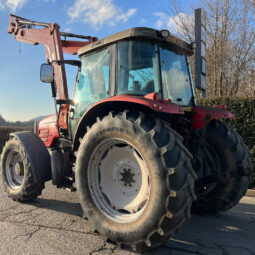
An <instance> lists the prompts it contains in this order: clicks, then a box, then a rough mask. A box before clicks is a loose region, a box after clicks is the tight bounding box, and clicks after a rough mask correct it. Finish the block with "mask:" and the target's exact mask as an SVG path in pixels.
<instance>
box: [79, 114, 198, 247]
mask: <svg viewBox="0 0 255 255" xmlns="http://www.w3.org/2000/svg"><path fill="white" fill-rule="evenodd" d="M190 159H191V154H190V153H189V152H188V151H187V149H186V148H185V147H184V146H183V144H182V139H181V137H180V136H179V135H178V134H177V133H176V132H174V131H173V130H172V129H170V128H169V127H168V126H167V125H165V124H164V123H163V122H161V121H160V120H158V119H155V118H149V117H147V116H145V115H143V114H138V113H137V114H136V113H129V112H123V113H119V114H112V113H110V114H109V115H108V116H106V117H104V118H103V119H102V120H100V119H98V120H97V122H96V123H95V124H94V125H93V126H92V128H91V129H89V128H88V131H87V133H86V135H85V136H84V138H83V139H82V140H81V144H80V147H79V150H78V154H77V160H76V169H75V171H76V181H77V191H78V195H79V199H80V203H81V206H82V209H83V212H84V214H85V216H86V217H87V218H88V219H89V220H90V221H91V222H92V224H93V225H94V227H95V229H96V230H97V231H98V232H99V233H101V234H102V235H104V236H105V237H106V238H107V239H109V240H111V241H114V242H115V243H117V244H119V245H121V246H124V247H131V248H132V249H133V250H139V251H141V250H145V249H147V248H148V247H155V246H158V245H159V244H160V243H162V242H163V241H164V240H166V239H168V238H169V237H170V236H171V235H173V234H174V233H176V232H178V231H179V230H180V229H181V228H182V225H183V223H184V221H185V219H186V218H188V217H189V216H190V208H191V204H192V201H193V200H194V199H195V193H194V179H195V178H196V175H195V173H194V172H193V169H192V166H191V162H190Z"/></svg>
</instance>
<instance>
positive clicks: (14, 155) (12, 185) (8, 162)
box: [1, 137, 44, 202]
mask: <svg viewBox="0 0 255 255" xmlns="http://www.w3.org/2000/svg"><path fill="white" fill-rule="evenodd" d="M1 175H2V181H3V185H4V188H5V191H6V192H7V194H8V196H9V197H10V198H12V199H13V200H16V201H20V202H25V201H31V200H33V199H35V198H36V197H37V196H39V195H41V192H42V190H43V188H44V185H38V184H36V183H35V181H34V177H33V174H32V169H31V164H30V162H29V160H28V157H27V154H26V152H25V149H24V147H23V146H22V145H21V143H20V142H19V141H18V139H16V138H15V137H13V138H11V139H10V140H9V141H8V142H7V143H6V144H5V146H4V148H3V152H2V155H1Z"/></svg>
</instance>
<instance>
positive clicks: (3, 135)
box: [0, 126, 33, 154]
mask: <svg viewBox="0 0 255 255" xmlns="http://www.w3.org/2000/svg"><path fill="white" fill-rule="evenodd" d="M32 130H33V128H32V127H6V126H0V154H1V152H2V149H3V146H4V144H5V142H6V141H7V140H9V138H10V136H9V134H10V133H12V132H17V131H32Z"/></svg>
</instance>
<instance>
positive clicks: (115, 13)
mask: <svg viewBox="0 0 255 255" xmlns="http://www.w3.org/2000/svg"><path fill="white" fill-rule="evenodd" d="M113 1H114V0H75V2H74V4H73V5H72V6H71V7H70V8H68V10H67V14H68V15H69V17H71V19H72V21H74V20H81V21H82V22H83V23H88V24H91V26H92V27H94V28H97V29H99V28H101V27H102V26H103V25H104V24H107V25H110V26H114V25H116V24H117V23H118V22H127V21H128V19H129V18H130V17H132V16H133V15H134V14H135V13H136V12H137V9H136V8H132V9H128V10H127V11H126V12H123V10H122V9H121V8H120V7H117V6H116V5H114V3H113Z"/></svg>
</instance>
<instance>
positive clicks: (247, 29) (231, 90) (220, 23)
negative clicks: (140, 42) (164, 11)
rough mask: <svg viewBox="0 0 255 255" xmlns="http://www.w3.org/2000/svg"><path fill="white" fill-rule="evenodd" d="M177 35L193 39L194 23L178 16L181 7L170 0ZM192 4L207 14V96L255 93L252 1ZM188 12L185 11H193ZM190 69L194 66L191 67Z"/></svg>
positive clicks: (254, 11)
mask: <svg viewBox="0 0 255 255" xmlns="http://www.w3.org/2000/svg"><path fill="white" fill-rule="evenodd" d="M170 3H171V5H170V6H169V7H168V14H169V15H170V16H175V17H178V18H175V19H174V21H175V25H176V27H177V28H178V29H177V33H178V35H179V36H181V37H182V38H184V39H185V40H187V41H192V40H194V36H193V35H194V22H190V20H188V21H187V19H185V18H182V17H184V15H180V14H183V10H182V7H180V6H178V5H177V2H176V1H174V0H173V1H170ZM192 4H193V7H189V8H190V9H192V8H194V7H195V6H196V8H197V7H198V6H200V7H202V8H203V9H204V10H205V11H206V13H207V24H206V35H207V41H206V50H207V86H208V95H209V96H233V95H251V94H253V95H255V88H254V83H253V81H254V77H255V31H254V28H255V26H254V25H255V3H254V4H253V2H252V1H249V0H210V1H209V0H204V1H202V0H199V1H192ZM193 11H194V10H192V11H189V12H193ZM193 70H194V69H193Z"/></svg>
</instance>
